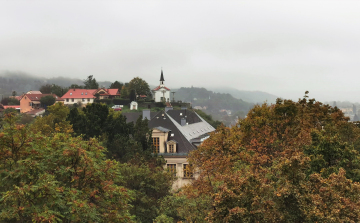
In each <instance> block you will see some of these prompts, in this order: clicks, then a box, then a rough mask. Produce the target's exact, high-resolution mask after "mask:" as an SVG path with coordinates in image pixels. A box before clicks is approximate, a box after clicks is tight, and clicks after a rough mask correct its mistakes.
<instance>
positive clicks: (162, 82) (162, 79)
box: [160, 68, 165, 85]
mask: <svg viewBox="0 0 360 223" xmlns="http://www.w3.org/2000/svg"><path fill="white" fill-rule="evenodd" d="M164 81H165V79H164V74H163V70H162V68H161V76H160V85H164Z"/></svg>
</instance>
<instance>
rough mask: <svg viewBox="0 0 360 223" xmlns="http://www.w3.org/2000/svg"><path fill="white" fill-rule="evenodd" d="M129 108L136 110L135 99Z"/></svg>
mask: <svg viewBox="0 0 360 223" xmlns="http://www.w3.org/2000/svg"><path fill="white" fill-rule="evenodd" d="M130 110H138V103H137V102H136V101H132V102H131V103H130Z"/></svg>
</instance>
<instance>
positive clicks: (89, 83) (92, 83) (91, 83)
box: [84, 75, 99, 89]
mask: <svg viewBox="0 0 360 223" xmlns="http://www.w3.org/2000/svg"><path fill="white" fill-rule="evenodd" d="M84 85H85V86H84V88H85V89H98V88H99V83H98V82H96V79H95V78H94V77H93V75H90V76H88V77H87V79H85V80H84Z"/></svg>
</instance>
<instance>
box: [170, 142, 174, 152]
mask: <svg viewBox="0 0 360 223" xmlns="http://www.w3.org/2000/svg"><path fill="white" fill-rule="evenodd" d="M169 153H174V144H171V145H169Z"/></svg>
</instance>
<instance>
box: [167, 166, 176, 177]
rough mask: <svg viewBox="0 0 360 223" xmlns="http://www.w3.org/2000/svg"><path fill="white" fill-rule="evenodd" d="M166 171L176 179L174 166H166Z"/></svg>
mask: <svg viewBox="0 0 360 223" xmlns="http://www.w3.org/2000/svg"><path fill="white" fill-rule="evenodd" d="M167 170H168V171H169V172H170V173H172V174H173V175H174V177H176V164H167Z"/></svg>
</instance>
